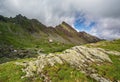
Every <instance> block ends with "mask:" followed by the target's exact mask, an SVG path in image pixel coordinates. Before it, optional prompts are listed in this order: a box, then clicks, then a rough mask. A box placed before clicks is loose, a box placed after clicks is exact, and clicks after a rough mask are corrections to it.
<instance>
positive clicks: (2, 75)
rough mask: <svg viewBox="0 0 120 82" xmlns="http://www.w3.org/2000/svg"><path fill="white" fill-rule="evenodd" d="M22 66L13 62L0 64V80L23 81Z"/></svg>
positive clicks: (4, 81) (3, 81) (5, 81)
mask: <svg viewBox="0 0 120 82" xmlns="http://www.w3.org/2000/svg"><path fill="white" fill-rule="evenodd" d="M21 69H22V66H18V65H15V64H14V63H13V62H9V63H5V64H0V82H23V81H25V79H21V76H22V75H24V73H23V72H22V71H21Z"/></svg>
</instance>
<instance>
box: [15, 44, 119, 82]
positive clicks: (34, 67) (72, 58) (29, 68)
mask: <svg viewBox="0 0 120 82" xmlns="http://www.w3.org/2000/svg"><path fill="white" fill-rule="evenodd" d="M38 54H39V56H38V58H37V59H36V60H34V61H30V62H23V63H17V62H16V64H17V65H23V66H24V67H25V68H24V69H23V72H25V73H26V75H25V76H22V78H24V77H33V76H35V75H36V74H38V75H40V78H44V82H51V80H50V79H49V77H48V76H47V75H45V74H44V73H43V69H44V68H45V67H46V66H49V65H50V66H54V65H56V64H65V63H67V64H69V65H70V66H71V67H74V68H75V69H76V70H79V71H81V72H82V73H84V74H85V75H86V76H89V77H90V78H93V79H94V80H96V81H97V82H112V81H111V80H110V79H108V78H105V77H104V76H101V75H99V74H98V72H97V70H96V69H95V68H93V67H92V65H93V64H96V65H98V66H99V65H102V64H103V63H106V62H107V63H110V64H112V60H111V59H110V58H109V54H114V55H117V56H120V52H116V51H106V50H104V49H101V48H88V47H85V46H75V47H72V48H71V49H67V50H65V51H63V52H61V53H50V54H48V55H46V54H42V53H39V51H38Z"/></svg>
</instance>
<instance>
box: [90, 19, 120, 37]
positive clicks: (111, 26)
mask: <svg viewBox="0 0 120 82" xmlns="http://www.w3.org/2000/svg"><path fill="white" fill-rule="evenodd" d="M90 33H91V34H93V35H96V36H99V37H101V38H104V39H106V38H107V39H116V38H120V19H117V18H114V19H113V18H102V19H100V20H98V25H97V26H96V27H94V28H92V30H91V31H90Z"/></svg>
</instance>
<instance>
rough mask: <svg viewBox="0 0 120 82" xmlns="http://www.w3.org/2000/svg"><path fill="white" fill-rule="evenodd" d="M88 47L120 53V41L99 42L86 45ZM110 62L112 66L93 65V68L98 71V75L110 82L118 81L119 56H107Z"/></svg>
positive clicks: (119, 75) (108, 64)
mask: <svg viewBox="0 0 120 82" xmlns="http://www.w3.org/2000/svg"><path fill="white" fill-rule="evenodd" d="M86 46H88V47H100V48H103V49H106V50H112V51H118V52H120V39H118V40H113V41H101V42H97V43H92V44H87V45H86ZM109 57H110V58H111V60H112V62H113V63H112V64H110V63H105V64H103V65H100V66H97V65H95V64H94V65H93V67H94V68H96V69H97V70H98V73H99V74H100V75H102V76H105V77H106V78H109V79H111V80H112V81H116V80H120V56H115V55H109Z"/></svg>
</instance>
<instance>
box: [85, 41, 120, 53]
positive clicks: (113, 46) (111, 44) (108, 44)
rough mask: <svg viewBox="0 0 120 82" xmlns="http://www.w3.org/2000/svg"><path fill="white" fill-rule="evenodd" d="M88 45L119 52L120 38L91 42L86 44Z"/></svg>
mask: <svg viewBox="0 0 120 82" xmlns="http://www.w3.org/2000/svg"><path fill="white" fill-rule="evenodd" d="M86 46H88V47H100V48H103V49H107V50H112V51H113V50H114V51H119V52H120V39H118V40H114V41H101V42H97V43H93V44H87V45H86Z"/></svg>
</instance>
